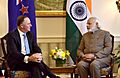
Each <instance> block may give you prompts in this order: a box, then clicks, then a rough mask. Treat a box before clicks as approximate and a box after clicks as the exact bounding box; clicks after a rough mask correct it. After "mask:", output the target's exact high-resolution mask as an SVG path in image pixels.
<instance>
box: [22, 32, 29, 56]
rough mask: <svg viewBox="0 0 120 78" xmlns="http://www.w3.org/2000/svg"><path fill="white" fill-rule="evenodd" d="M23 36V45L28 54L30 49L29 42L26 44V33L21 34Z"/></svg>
mask: <svg viewBox="0 0 120 78" xmlns="http://www.w3.org/2000/svg"><path fill="white" fill-rule="evenodd" d="M23 36H24V47H25V51H26V54H30V49H29V44H28V39H27V36H26V33H25V34H23Z"/></svg>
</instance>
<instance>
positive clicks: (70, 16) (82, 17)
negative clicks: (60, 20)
mask: <svg viewBox="0 0 120 78" xmlns="http://www.w3.org/2000/svg"><path fill="white" fill-rule="evenodd" d="M90 1H91V0H89V1H88V0H87V2H90ZM66 10H67V14H66V49H67V50H69V51H70V52H71V58H72V59H73V61H74V63H75V60H76V55H77V49H78V47H79V44H80V40H81V38H82V35H83V34H84V33H86V32H87V27H86V22H87V19H88V18H89V16H90V11H89V9H88V7H87V5H86V1H85V0H67V6H66Z"/></svg>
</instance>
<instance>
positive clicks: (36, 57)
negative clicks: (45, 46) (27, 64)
mask: <svg viewBox="0 0 120 78" xmlns="http://www.w3.org/2000/svg"><path fill="white" fill-rule="evenodd" d="M28 60H29V61H32V62H38V63H40V62H41V61H42V54H41V53H35V54H32V55H31V56H30V57H29V58H28Z"/></svg>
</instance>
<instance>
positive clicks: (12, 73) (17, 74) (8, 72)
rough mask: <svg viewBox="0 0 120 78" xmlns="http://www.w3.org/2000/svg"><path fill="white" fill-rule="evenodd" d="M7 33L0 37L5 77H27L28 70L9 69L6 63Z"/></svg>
mask: <svg viewBox="0 0 120 78" xmlns="http://www.w3.org/2000/svg"><path fill="white" fill-rule="evenodd" d="M8 35H9V33H8V34H6V35H5V36H4V37H2V38H1V46H2V51H3V56H4V57H2V58H1V60H2V61H3V68H4V70H5V73H4V75H5V78H29V76H30V72H28V71H21V70H20V71H19V70H17V71H16V70H11V69H10V68H9V66H8V63H7V60H6V58H7V48H6V46H7V45H6V40H7V37H8Z"/></svg>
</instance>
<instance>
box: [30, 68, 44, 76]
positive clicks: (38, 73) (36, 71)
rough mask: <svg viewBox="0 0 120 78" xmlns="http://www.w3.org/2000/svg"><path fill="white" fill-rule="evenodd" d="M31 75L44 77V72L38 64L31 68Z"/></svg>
mask: <svg viewBox="0 0 120 78" xmlns="http://www.w3.org/2000/svg"><path fill="white" fill-rule="evenodd" d="M31 75H32V78H43V76H42V73H41V71H40V70H39V68H38V67H37V66H33V67H32V68H31Z"/></svg>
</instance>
